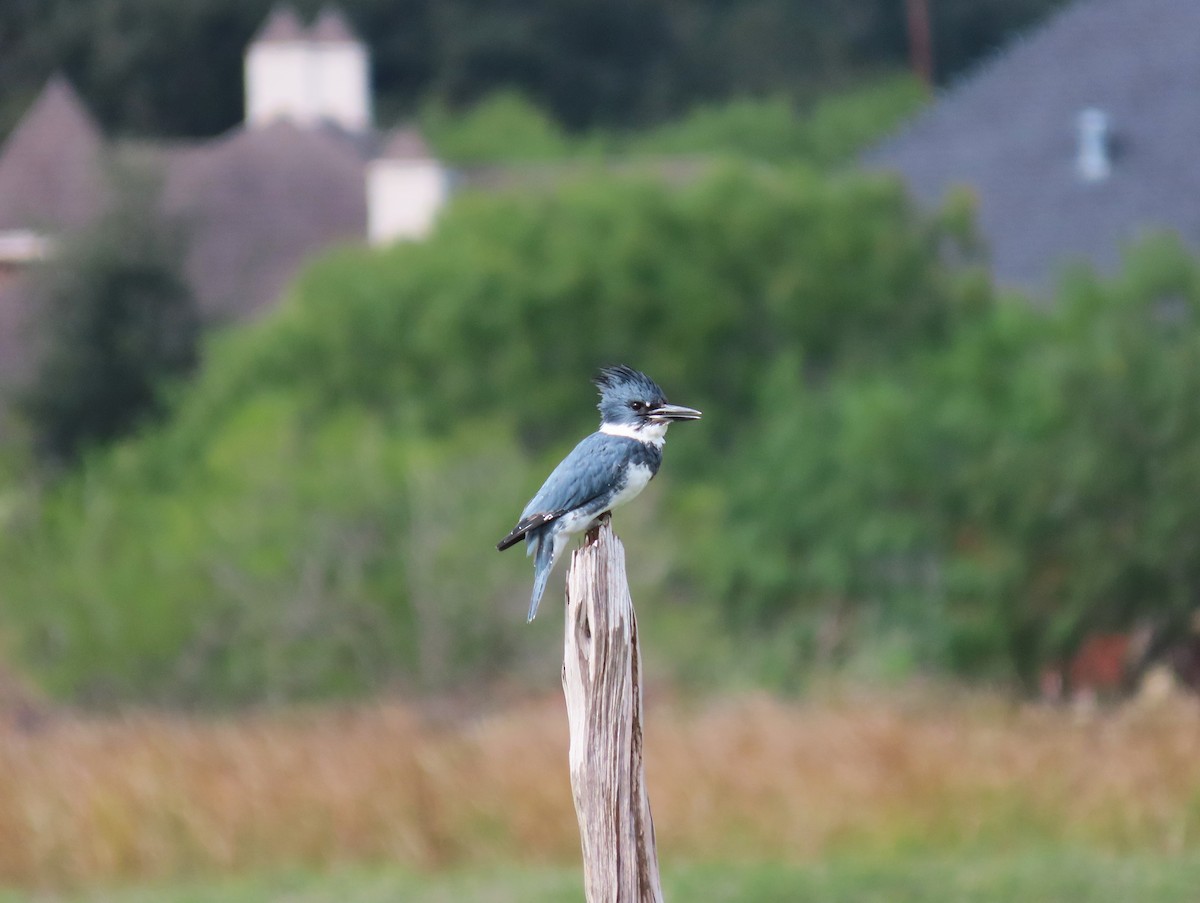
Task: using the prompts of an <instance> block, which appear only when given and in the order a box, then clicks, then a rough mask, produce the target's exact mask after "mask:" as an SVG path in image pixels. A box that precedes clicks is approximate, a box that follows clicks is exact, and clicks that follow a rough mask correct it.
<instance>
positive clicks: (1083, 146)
mask: <svg viewBox="0 0 1200 903" xmlns="http://www.w3.org/2000/svg"><path fill="white" fill-rule="evenodd" d="M1078 129H1079V155H1078V157H1077V158H1076V160H1075V169H1076V171H1077V172H1078V173H1079V178H1081V179H1082V180H1083V181H1085V182H1103V181H1104V180H1105V179H1107V178H1108V177H1109V176H1110V175H1112V156H1111V151H1112V135H1111V134H1110V129H1109V121H1108V114H1107V113H1105V112H1104V111H1103V110H1101V109H1099V108H1098V107H1088V108H1087V109H1084V110H1081V111H1080V113H1079V118H1078Z"/></svg>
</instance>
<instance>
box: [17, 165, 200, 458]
mask: <svg viewBox="0 0 1200 903" xmlns="http://www.w3.org/2000/svg"><path fill="white" fill-rule="evenodd" d="M114 184H115V186H116V187H115V190H114V194H113V198H112V201H111V203H110V206H109V208H108V209H107V210H106V211H105V212H104V213H103V214H102V215H101V216H100V217H99V218H98V220H97V221H96V222H95V223H93V224H92V225H91V226H89V227H87V228H85V229H83V230H82V231H80V232H78V233H77V234H72V235H68V236H65V237H64V238H63V240H62V243H61V245H60V247H59V248H58V249H57V251H56V253H55V254H54V256H53V258H52V260H51V261H50V262H49V263H47V264H46V265H45V267H44V269H43V271H42V273H41V274H40V279H39V280H38V284H37V291H36V295H37V305H38V310H39V316H38V317H37V324H36V337H37V340H38V345H39V347H40V351H39V359H38V363H37V367H36V373H35V375H34V378H33V382H32V384H31V386H30V387H29V388H28V389H27V391H26V392H25V394H24V397H23V398H22V399H21V402H20V408H21V409H22V411H23V414H24V416H25V417H26V418H27V419H28V421H29V423H30V425H31V427H32V431H33V434H34V436H35V440H36V442H37V445H38V446H39V448H40V449H41V450H42V451H43V452H44V453H46V454H48V455H50V456H52V457H53V458H56V459H59V460H63V461H71V460H73V459H74V458H76V457H78V455H79V453H80V452H81V451H82V450H83V449H84V448H85V447H86V446H87V445H89V444H92V443H101V442H106V441H109V440H112V439H114V438H116V437H118V436H120V435H122V434H124V433H127V432H129V431H130V430H131V429H133V428H134V427H135V426H137V425H138V424H139V423H140V422H141V421H143V420H144V419H145V418H146V417H147V416H149V415H151V414H154V413H156V412H157V411H158V410H159V409H160V398H161V395H160V392H161V390H162V389H163V387H164V386H163V384H164V381H165V380H167V379H169V378H171V377H175V376H179V375H181V374H184V373H186V372H187V371H189V370H190V369H191V368H192V366H193V365H194V364H195V362H196V355H197V342H198V338H199V328H200V320H199V316H198V311H197V307H196V305H195V301H194V299H193V296H192V294H191V291H190V289H189V287H188V284H187V281H186V278H185V275H184V270H183V265H184V263H183V261H184V252H185V248H186V242H185V235H184V231H183V228H182V226H181V224H180V223H178V222H174V221H171V220H170V219H168V218H166V217H165V216H164V215H163V214H162V213H161V212H160V211H159V208H158V200H157V193H156V191H155V190H154V187H153V186H152V185H151V184H150V183H149V181H148V179H147V177H145V176H142V175H134V174H132V173H131V172H122V173H118V174H117V176H116V178H115V179H114Z"/></svg>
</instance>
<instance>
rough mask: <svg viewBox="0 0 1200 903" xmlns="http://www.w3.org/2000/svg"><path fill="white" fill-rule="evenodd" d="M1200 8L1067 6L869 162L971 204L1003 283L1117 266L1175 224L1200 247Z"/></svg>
mask: <svg viewBox="0 0 1200 903" xmlns="http://www.w3.org/2000/svg"><path fill="white" fill-rule="evenodd" d="M1197 36H1200V3H1198V2H1196V0H1077V2H1075V3H1074V4H1072V5H1070V6H1069V7H1067V8H1066V9H1065V10H1064V11H1062V12H1061V13H1059V14H1058V15H1056V16H1055V17H1053V18H1052V19H1051V20H1050V21H1048V22H1047V23H1045V24H1044V25H1043V26H1041V27H1040V28H1039V29H1036V30H1035V31H1033V32H1032V33H1031V34H1029V35H1028V36H1027V37H1025V38H1023V39H1021V40H1018V41H1017V42H1015V44H1014V45H1013V46H1011V47H1009V48H1007V49H1006V50H1004V51H1002V52H1000V53H999V54H997V55H996V56H995V57H994V58H993V59H992V60H990V61H989V62H986V63H985V64H983V65H982V66H981V67H980V68H979V69H978V70H977V71H975V72H974V73H973V74H971V75H970V76H968V77H967V78H965V79H964V80H963V81H962V82H961V83H959V84H957V85H956V86H954V87H952V88H950V89H949V90H947V91H946V92H945V93H944V94H943V95H942V96H941V97H940V98H938V99H937V100H936V102H935V103H934V104H933V105H932V106H930V107H929V108H928V109H927V110H926V111H925V112H924V113H923V114H922V115H920V116H918V117H917V119H916V120H915V121H913V122H912V123H911V124H910V125H909V126H908V127H906V128H904V129H903V130H901V131H900V132H899V133H898V134H896V135H895V136H893V137H892V138H890V139H889V140H887V141H885V142H884V143H883V144H882V145H881V146H879V147H878V148H876V149H875V150H874V151H873V152H872V153H871V154H869V155H868V156H867V158H866V163H867V165H869V166H871V167H876V168H884V169H890V170H895V171H897V172H899V173H900V174H901V175H902V176H903V177H904V178H905V180H906V181H907V182H908V184H909V185H910V186H911V188H912V190H913V191H914V193H915V194H916V195H917V197H918V198H920V199H922V200H925V201H928V202H937V201H938V200H939V199H940V198H942V197H943V196H944V195H945V193H946V192H947V191H948V190H949V189H950V188H951V187H952V186H955V185H964V186H967V187H968V188H969V189H970V190H971V191H972V192H973V193H974V195H975V196H976V198H977V201H978V207H979V225H980V228H981V231H982V234H983V236H984V238H985V239H986V241H987V243H988V245H989V247H990V251H991V259H992V265H993V269H994V272H995V275H996V278H997V280H998V281H999V283H1000V284H1001V285H1009V286H1015V287H1022V288H1027V289H1031V290H1034V291H1035V292H1039V291H1043V290H1046V289H1048V288H1052V287H1053V284H1054V280H1055V276H1056V274H1057V273H1058V272H1059V271H1060V269H1061V268H1062V267H1063V265H1064V264H1067V263H1069V262H1071V261H1085V262H1088V263H1090V264H1092V265H1094V266H1096V267H1097V268H1098V269H1099V270H1101V271H1102V272H1111V271H1113V270H1115V269H1116V267H1117V264H1118V263H1119V259H1120V250H1121V247H1122V246H1123V245H1124V244H1126V243H1127V242H1129V241H1130V240H1132V239H1135V238H1137V237H1138V236H1139V235H1142V234H1144V233H1146V232H1148V231H1152V230H1158V229H1171V230H1174V231H1176V232H1178V233H1179V235H1180V236H1181V237H1182V239H1183V240H1184V241H1185V243H1187V244H1188V245H1190V246H1192V247H1195V248H1198V249H1200V201H1198V198H1200V52H1197V51H1198V48H1200V44H1198V38H1197Z"/></svg>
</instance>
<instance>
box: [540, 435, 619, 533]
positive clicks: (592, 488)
mask: <svg viewBox="0 0 1200 903" xmlns="http://www.w3.org/2000/svg"><path fill="white" fill-rule="evenodd" d="M631 444H633V443H632V440H629V439H621V438H617V437H615V436H606V435H605V434H603V433H592V434H591V435H590V436H588V437H587V438H586V439H584V440H583V441H582V442H580V443H579V444H578V445H576V446H575V448H574V449H572V451H571V453H570V454H569V455H567V456H566V457H565V458H563V459H562V461H561V462H560V463H559V465H558V467H556V468H554V471H553V472H552V473H551V474H550V476H548V477H546V482H545V483H543V484H542V488H541V489H539V490H538V491H537V495H535V496H534V497H533V498H532V499H530V500H529V504H528V505H526V506H525V510H524V511H522V512H521V519H522V520H524V519H525V518H526V517H529V516H530V515H534V514H539V513H544V514H548V513H551V512H558V513H560V514H562V513H565V512H567V511H573V510H575V509H576V508H580V507H582V506H583V505H585V504H586V503H588V502H590V501H592V500H593V499H595V498H599V497H600V496H601V495H603V494H604V493H606V492H612V491H613V489H614V488H615V487H616V485H617V483H618V482H619V481H620V480H622V479H623V478H624V475H625V463H626V461H627V460H628V457H629V446H630V445H631Z"/></svg>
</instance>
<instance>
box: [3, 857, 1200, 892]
mask: <svg viewBox="0 0 1200 903" xmlns="http://www.w3.org/2000/svg"><path fill="white" fill-rule="evenodd" d="M664 885H665V886H664V893H665V895H666V897H667V899H668V900H673V901H698V903H797V901H807V903H1011V901H1018V900H1019V901H1021V903H1131V901H1137V903H1194V901H1195V900H1197V898H1198V897H1200V891H1198V890H1197V889H1198V888H1200V856H1189V857H1155V856H1119V857H1114V856H1105V855H1100V854H1097V853H1085V852H1080V851H1054V852H1046V851H1042V852H1037V853H1023V854H1017V855H1009V856H1000V855H995V854H982V855H974V856H958V857H953V858H947V857H928V856H913V857H908V858H901V859H891V860H870V861H868V860H856V859H852V858H839V859H836V860H832V861H829V862H827V863H824V864H821V865H811V866H783V865H727V866H721V865H711V864H710V865H695V866H688V867H682V868H678V867H677V868H669V869H667V870H666V872H665V875H664ZM582 897H583V894H582V890H581V878H580V874H579V871H578V870H577V869H568V868H559V867H547V868H543V869H526V870H516V869H507V870H499V871H486V872H480V871H461V872H452V873H448V874H441V875H436V876H429V877H420V876H415V875H413V874H412V873H410V872H402V871H399V870H395V869H391V868H380V869H374V870H369V869H354V870H336V871H330V872H326V873H321V874H301V873H292V874H283V875H274V876H270V877H259V878H253V879H249V878H243V879H240V880H225V881H220V882H212V883H178V884H172V885H162V886H157V887H154V886H149V887H139V888H130V889H108V890H104V891H100V892H91V893H88V892H82V893H75V894H61V895H47V894H35V893H30V892H27V893H20V892H10V893H7V894H6V893H3V892H0V903H327V901H330V900H338V901H341V903H393V901H397V900H402V901H405V903H579V901H580V900H582Z"/></svg>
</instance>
